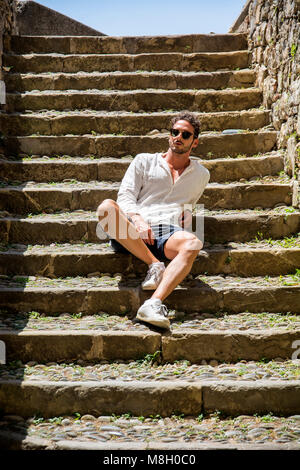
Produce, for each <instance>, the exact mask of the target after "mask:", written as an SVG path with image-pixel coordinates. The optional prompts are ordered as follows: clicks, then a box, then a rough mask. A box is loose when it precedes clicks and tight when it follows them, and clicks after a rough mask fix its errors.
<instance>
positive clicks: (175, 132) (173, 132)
mask: <svg viewBox="0 0 300 470" xmlns="http://www.w3.org/2000/svg"><path fill="white" fill-rule="evenodd" d="M170 134H171V135H172V136H173V137H177V136H178V135H179V134H181V135H182V138H183V139H184V140H187V139H189V138H190V137H191V135H194V134H193V133H192V132H189V131H183V132H180V131H179V130H178V129H171V130H170Z"/></svg>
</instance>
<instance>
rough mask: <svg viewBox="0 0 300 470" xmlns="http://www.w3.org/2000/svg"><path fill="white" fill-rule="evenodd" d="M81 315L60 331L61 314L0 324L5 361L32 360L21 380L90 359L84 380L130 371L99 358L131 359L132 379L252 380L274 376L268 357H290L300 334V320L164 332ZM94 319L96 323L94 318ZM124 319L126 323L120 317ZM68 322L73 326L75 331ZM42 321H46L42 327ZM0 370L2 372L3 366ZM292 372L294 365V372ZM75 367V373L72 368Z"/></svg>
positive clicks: (86, 361)
mask: <svg viewBox="0 0 300 470" xmlns="http://www.w3.org/2000/svg"><path fill="white" fill-rule="evenodd" d="M241 315H242V314H241ZM273 315H274V314H273ZM242 316H243V315H242ZM278 316H279V315H278ZM84 318H85V317H83V318H82V319H80V322H81V323H82V325H83V326H81V327H78V326H77V325H78V322H76V320H73V321H70V322H69V326H68V327H62V328H64V329H60V328H61V326H60V322H62V319H61V318H60V317H59V318H55V319H54V320H55V321H56V325H55V324H54V320H53V319H51V318H49V317H44V318H42V319H41V320H39V321H35V322H34V321H31V322H30V326H28V325H25V326H24V328H22V329H20V328H18V329H13V328H7V329H5V328H3V327H2V326H1V328H0V341H3V342H4V344H5V348H6V363H7V364H10V363H11V362H13V361H21V362H22V363H23V364H25V363H28V362H35V363H36V364H35V365H36V366H37V367H35V366H34V365H30V366H28V368H26V367H24V372H23V376H24V378H27V377H28V376H29V375H30V374H31V373H32V372H33V374H32V375H33V376H34V375H35V374H37V375H39V378H41V377H40V375H41V374H43V375H44V374H45V372H46V370H47V369H46V366H45V367H44V368H41V367H40V364H47V363H49V362H56V363H59V364H61V363H62V362H77V361H78V366H77V371H78V369H79V368H80V367H82V366H85V365H89V364H90V363H94V364H95V366H94V368H93V365H91V366H90V367H88V368H87V369H86V371H85V373H83V371H81V373H82V379H83V380H84V379H88V377H87V376H86V375H88V374H90V373H92V374H94V379H95V380H97V379H99V380H101V378H102V377H101V376H103V373H104V374H106V376H115V377H116V375H115V373H116V372H118V378H122V377H123V376H124V374H126V372H128V364H122V365H116V363H113V364H112V366H111V364H101V362H103V361H105V363H106V362H107V361H109V362H111V361H118V362H117V364H119V363H120V361H137V362H136V364H134V363H131V365H130V369H129V370H130V371H131V373H130V376H131V377H132V376H134V377H135V378H136V379H142V378H144V377H145V375H147V373H148V374H150V375H152V376H153V378H156V377H157V378H160V377H161V374H163V377H164V374H165V373H166V372H167V373H169V374H170V375H171V376H173V377H174V380H176V379H178V378H188V377H190V378H192V377H193V378H195V377H197V376H199V375H200V374H203V373H204V374H211V375H212V376H214V375H215V377H216V378H222V379H224V378H226V376H227V374H228V373H231V374H235V375H236V378H237V379H238V378H241V379H243V380H244V379H245V376H246V378H247V375H248V374H251V373H252V377H253V378H254V379H255V380H256V379H258V378H261V376H263V375H266V374H268V375H272V372H273V374H274V372H275V373H276V372H277V370H276V369H275V371H274V370H273V371H272V369H271V368H268V367H267V366H265V364H266V362H267V361H270V360H274V359H276V358H280V360H283V359H285V360H289V359H291V358H292V356H293V353H294V352H295V348H294V346H295V342H296V341H297V339H298V338H299V333H300V321H299V322H298V326H297V327H296V325H295V324H293V323H295V322H291V324H290V326H289V329H288V328H287V327H282V328H278V327H277V328H275V327H273V328H270V327H269V326H268V327H266V328H259V327H255V328H247V327H245V328H246V330H244V331H242V330H239V329H231V328H230V327H228V328H226V330H219V329H213V328H211V329H210V330H209V331H205V330H204V331H203V329H201V328H198V329H197V326H196V325H195V326H194V327H189V328H184V326H183V327H180V326H179V327H177V328H175V329H174V327H173V324H172V330H171V332H170V333H169V334H167V335H166V334H161V333H160V332H154V331H151V330H150V329H149V328H147V327H146V326H144V325H139V324H138V323H134V322H131V324H132V325H130V326H129V327H127V326H126V327H125V326H124V327H123V328H122V326H121V327H120V329H119V330H113V329H109V327H107V324H106V323H107V322H105V321H102V320H101V321H99V320H98V324H99V326H97V327H94V326H89V325H90V324H91V323H92V321H91V320H89V321H87V322H86V324H85V323H84ZM88 318H90V317H88ZM99 318H101V317H99ZM284 318H285V316H282V322H284ZM96 319H97V317H96ZM96 319H95V320H94V323H96V322H97V320H96ZM1 320H2V316H1ZM51 320H52V321H51ZM49 322H51V325H52V326H51V328H49V326H48V325H47V323H49ZM76 323H77V324H76ZM121 323H122V320H121ZM123 323H125V322H124V321H123ZM128 323H129V320H127V321H126V324H128ZM191 323H193V322H191ZM194 323H195V322H194ZM72 324H74V325H75V327H73V329H72ZM45 325H47V328H46V329H45ZM76 326H77V327H76ZM142 328H143V329H142ZM155 358H156V359H155ZM262 358H263V359H264V361H265V362H264V363H261V364H260V367H259V366H258V365H257V370H256V369H254V368H252V367H251V366H250V367H249V369H248V368H247V365H246V361H261V359H262ZM142 360H144V367H141V362H142ZM147 360H148V364H147ZM183 360H184V361H186V363H190V364H208V363H209V364H214V366H216V367H212V366H211V365H207V366H205V365H202V366H201V367H198V368H196V367H193V368H190V367H187V364H186V367H185V368H182V367H181V368H180V367H179V366H178V365H177V364H176V362H177V361H183ZM241 360H243V363H242V364H238V365H236V366H234V365H233V363H236V362H239V361H241ZM83 361H84V363H83ZM153 362H154V363H155V362H158V363H159V364H170V363H172V364H173V367H171V366H170V365H169V366H165V367H160V368H159V367H156V369H154V370H153V368H152V367H151V368H150V365H152V363H153ZM223 362H227V363H229V364H230V365H229V367H228V368H226V369H225V368H224V369H223V365H222V366H221V367H217V366H218V365H220V363H223ZM99 363H100V364H99ZM59 364H58V365H57V367H56V368H55V367H53V369H54V372H55V375H56V379H57V378H58V376H60V377H61V378H62V377H63V372H64V368H62V366H61V365H59ZM147 365H148V368H147ZM117 367H119V370H118V369H117ZM124 368H125V370H124ZM1 369H2V370H1V373H2V374H3V369H4V368H3V367H2V368H1ZM26 369H27V370H26ZM93 369H94V370H93ZM126 369H127V370H126ZM149 369H150V370H149ZM151 369H152V370H151ZM166 369H167V370H166ZM222 369H223V370H225V373H226V375H225V374H224V375H223V374H222ZM228 369H229V370H228ZM296 370H297V367H296V366H295V372H296ZM73 371H74V372H75V374H76V372H77V371H76V368H75V367H74V366H73ZM241 371H242V372H243V374H241ZM289 371H290V374H289V379H290V378H297V376H296V377H295V375H293V370H292V367H290V368H288V367H287V364H286V372H289ZM1 373H0V379H1ZM219 374H220V375H219ZM274 375H275V374H274Z"/></svg>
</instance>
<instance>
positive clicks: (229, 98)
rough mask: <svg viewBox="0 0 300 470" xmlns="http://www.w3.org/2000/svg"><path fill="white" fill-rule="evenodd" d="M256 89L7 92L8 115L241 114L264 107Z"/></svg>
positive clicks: (260, 95)
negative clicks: (72, 112) (48, 112)
mask: <svg viewBox="0 0 300 470" xmlns="http://www.w3.org/2000/svg"><path fill="white" fill-rule="evenodd" d="M261 99H262V94H261V91H260V90H259V89H257V88H246V89H245V90H232V89H228V90H198V91H194V90H184V91H183V90H182V91H178V90H141V91H139V90H133V91H132V90H130V91H102V90H101V91H77V90H72V91H65V92H60V91H48V90H47V91H43V92H34V91H32V92H27V93H22V94H17V93H7V95H6V102H7V110H8V112H13V111H24V110H25V109H30V110H34V111H37V110H41V109H49V110H50V109H51V110H53V109H55V110H57V111H63V110H66V109H92V110H107V111H120V110H121V111H122V110H125V111H129V112H130V111H132V112H138V111H140V110H144V111H146V112H149V111H150V112H151V111H159V110H163V109H173V110H182V109H189V110H190V111H198V112H199V111H201V112H216V111H241V110H244V109H249V108H254V107H256V106H259V105H260V104H261Z"/></svg>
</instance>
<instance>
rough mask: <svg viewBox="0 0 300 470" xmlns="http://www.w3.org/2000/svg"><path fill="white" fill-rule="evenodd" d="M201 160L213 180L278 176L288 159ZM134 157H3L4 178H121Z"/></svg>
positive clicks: (276, 156) (0, 168)
mask: <svg viewBox="0 0 300 470" xmlns="http://www.w3.org/2000/svg"><path fill="white" fill-rule="evenodd" d="M199 160H200V162H201V164H202V165H203V166H204V167H205V168H207V169H208V170H209V172H210V182H211V183H213V182H216V183H223V182H229V181H238V180H239V179H250V178H254V177H256V178H259V177H260V178H262V177H264V176H268V175H270V176H275V175H278V174H279V173H280V172H282V171H284V159H283V155H282V153H281V152H279V151H277V152H276V151H275V152H270V153H269V154H265V155H262V156H256V157H247V158H243V157H242V156H240V157H239V158H223V159H221V158H220V159H215V160H201V159H199ZM131 161H132V159H130V158H125V157H124V158H122V159H114V158H76V157H74V158H73V157H69V158H55V157H54V158H48V157H44V158H24V159H21V160H19V161H16V160H5V159H0V173H1V175H2V180H4V181H18V182H27V181H33V180H34V181H36V182H43V183H47V182H49V181H53V182H54V181H56V182H59V181H63V180H64V179H69V180H74V179H75V180H77V181H86V182H88V181H105V180H106V181H108V180H109V181H121V180H122V178H123V176H124V174H125V171H126V170H127V168H128V166H129V164H130V162H131Z"/></svg>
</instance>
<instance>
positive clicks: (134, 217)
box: [97, 112, 209, 328]
mask: <svg viewBox="0 0 300 470" xmlns="http://www.w3.org/2000/svg"><path fill="white" fill-rule="evenodd" d="M199 129H200V125H199V122H198V121H197V119H196V118H195V116H194V115H193V114H191V113H188V112H182V113H180V114H178V115H177V116H176V117H175V118H173V120H172V122H171V130H170V137H169V149H168V151H167V152H166V153H156V154H148V153H143V154H139V155H137V156H136V157H135V159H134V160H133V161H132V163H131V164H130V165H129V168H128V169H127V172H126V174H125V176H124V178H123V180H122V183H121V185H120V189H119V192H118V198H117V202H114V201H113V200H110V199H106V200H105V201H103V202H102V203H101V204H100V206H99V207H98V209H97V216H98V220H99V223H100V225H101V227H102V228H103V230H104V231H105V232H106V233H108V235H109V236H110V238H111V246H112V247H113V248H114V249H115V251H119V252H120V251H122V252H124V251H125V252H130V253H132V254H133V255H135V256H136V257H137V258H139V259H141V260H142V261H144V262H145V263H146V264H147V265H148V273H147V276H146V278H145V280H144V282H143V283H142V288H143V289H145V290H153V291H154V292H153V294H152V296H151V298H150V299H148V300H146V302H144V304H143V305H142V306H141V307H140V308H139V309H138V312H137V316H136V318H137V319H138V320H140V321H143V322H146V323H150V324H152V325H155V326H158V327H161V328H169V327H170V321H169V319H168V318H167V316H168V312H167V308H166V306H165V305H163V304H162V301H163V300H164V299H165V298H166V297H167V296H168V295H169V294H170V293H171V292H172V291H173V290H174V289H175V287H176V286H177V285H178V284H179V283H180V282H181V281H182V280H183V279H184V278H185V277H186V276H187V274H188V273H189V272H190V270H191V268H192V265H193V262H194V260H195V258H196V257H197V254H198V253H199V251H200V250H201V248H202V246H203V241H201V240H199V238H198V237H197V236H196V235H194V234H193V233H191V232H190V231H187V230H185V227H186V226H190V225H191V222H192V214H191V212H189V211H183V208H184V205H187V204H190V205H191V206H192V207H194V206H195V204H196V203H197V201H198V199H199V197H200V196H201V194H202V193H203V191H204V189H205V186H206V185H207V183H208V181H209V171H208V170H207V169H206V168H204V167H203V166H202V165H201V164H200V162H199V161H197V159H194V160H191V159H190V154H191V152H192V150H193V149H194V148H195V147H196V146H197V145H198V142H199V141H198V135H199ZM174 221H175V223H174ZM165 261H170V263H169V264H168V266H167V267H165V264H164V262H165Z"/></svg>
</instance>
